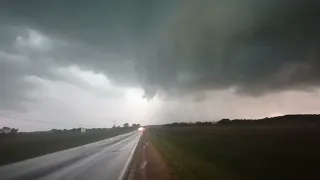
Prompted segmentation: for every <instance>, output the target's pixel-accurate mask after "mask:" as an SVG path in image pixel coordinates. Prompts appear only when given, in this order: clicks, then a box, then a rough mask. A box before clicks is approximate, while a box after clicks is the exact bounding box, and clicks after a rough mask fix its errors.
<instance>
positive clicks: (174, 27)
mask: <svg viewBox="0 0 320 180" xmlns="http://www.w3.org/2000/svg"><path fill="white" fill-rule="evenodd" d="M319 5H320V4H319V2H318V1H312V0H310V1H286V0H280V1H278V0H277V1H251V0H247V1H236V0H228V1H205V2H204V1H202V2H199V1H197V2H195V1H194V2H192V3H191V4H190V6H187V7H182V8H181V9H180V11H179V12H178V13H177V17H176V19H174V20H173V22H172V23H171V28H169V30H168V32H166V34H165V35H164V40H163V41H162V43H163V44H161V45H160V46H159V47H158V49H157V51H156V53H157V54H156V55H155V58H156V60H155V61H149V59H148V60H147V61H146V62H145V63H146V64H147V67H148V68H146V71H147V72H146V74H147V75H146V77H148V79H147V80H148V82H149V83H153V84H155V86H158V87H159V88H163V89H171V90H172V91H174V90H176V92H178V93H177V94H179V92H183V91H186V90H192V89H193V90H199V89H219V88H228V87H236V88H237V89H238V90H239V92H241V93H246V94H256V95H259V94H261V93H268V92H270V91H278V90H287V89H304V88H309V87H310V86H317V85H318V84H319V78H318V77H319V75H320V74H319V72H320V71H319V70H320V69H319V68H320V63H319V50H320V49H319V48H320V46H319V45H320V44H319V43H320V39H319V37H320V34H319V32H320V8H319V7H320V6H319ZM155 82H156V83H155Z"/></svg>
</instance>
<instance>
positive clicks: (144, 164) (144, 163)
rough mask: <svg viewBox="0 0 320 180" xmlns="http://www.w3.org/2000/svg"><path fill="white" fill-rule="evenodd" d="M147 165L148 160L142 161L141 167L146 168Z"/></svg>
mask: <svg viewBox="0 0 320 180" xmlns="http://www.w3.org/2000/svg"><path fill="white" fill-rule="evenodd" d="M146 165H147V161H144V162H143V163H142V165H141V167H140V169H144V168H145V167H146Z"/></svg>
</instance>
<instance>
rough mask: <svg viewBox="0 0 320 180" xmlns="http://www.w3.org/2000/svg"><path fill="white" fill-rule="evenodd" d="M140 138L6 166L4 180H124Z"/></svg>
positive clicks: (124, 137) (132, 135)
mask: <svg viewBox="0 0 320 180" xmlns="http://www.w3.org/2000/svg"><path fill="white" fill-rule="evenodd" d="M140 137H141V133H140V132H133V133H128V134H125V135H120V136H116V137H113V138H110V139H106V140H103V141H99V142H96V143H91V144H88V145H84V146H79V147H76V148H72V149H68V150H64V151H59V152H56V153H52V154H48V155H44V156H41V157H37V158H33V159H29V160H26V161H21V162H17V163H14V164H9V165H6V166H2V167H0V179H1V180H6V179H14V180H20V179H21V180H22V179H23V180H29V179H30V180H31V179H32V180H34V179H43V180H57V179H59V180H76V179H77V180H85V179H86V180H87V179H88V180H120V179H122V177H123V175H124V173H125V170H126V168H127V166H128V163H129V161H130V159H131V156H132V154H133V151H134V149H135V148H136V145H137V143H138V141H139V139H140Z"/></svg>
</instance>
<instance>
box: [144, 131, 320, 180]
mask: <svg viewBox="0 0 320 180" xmlns="http://www.w3.org/2000/svg"><path fill="white" fill-rule="evenodd" d="M148 133H149V135H150V138H151V141H152V142H153V143H154V144H155V146H156V147H157V148H158V150H159V151H160V153H161V154H162V155H163V157H164V158H165V160H166V161H167V162H168V164H169V165H170V166H171V168H172V169H173V171H174V172H175V173H176V174H177V176H178V177H180V179H188V180H189V179H197V180H207V179H208V180H211V179H221V180H226V179H234V180H242V179H243V180H251V179H252V180H266V179H270V180H271V179H272V180H278V179H279V180H283V179H320V173H319V172H320V171H319V167H320V165H319V162H320V129H319V128H315V127H304V128H302V127H300V128H298V127H291V128H285V127H263V126H258V127H255V126H249V127H237V126H231V127H219V126H208V127H161V128H150V129H149V130H148Z"/></svg>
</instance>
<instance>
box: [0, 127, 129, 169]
mask: <svg viewBox="0 0 320 180" xmlns="http://www.w3.org/2000/svg"><path fill="white" fill-rule="evenodd" d="M131 131H133V129H132V128H115V129H105V130H92V131H88V132H85V133H80V132H59V133H52V132H49V131H48V132H38V133H18V134H15V135H8V136H5V137H1V138H0V165H4V164H9V163H13V162H16V161H21V160H25V159H29V158H32V157H37V156H41V155H44V154H48V153H52V152H56V151H60V150H64V149H68V148H72V147H76V146H80V145H84V144H88V143H92V142H95V141H99V140H103V139H106V138H110V137H113V136H117V135H120V134H124V133H128V132H131Z"/></svg>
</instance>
